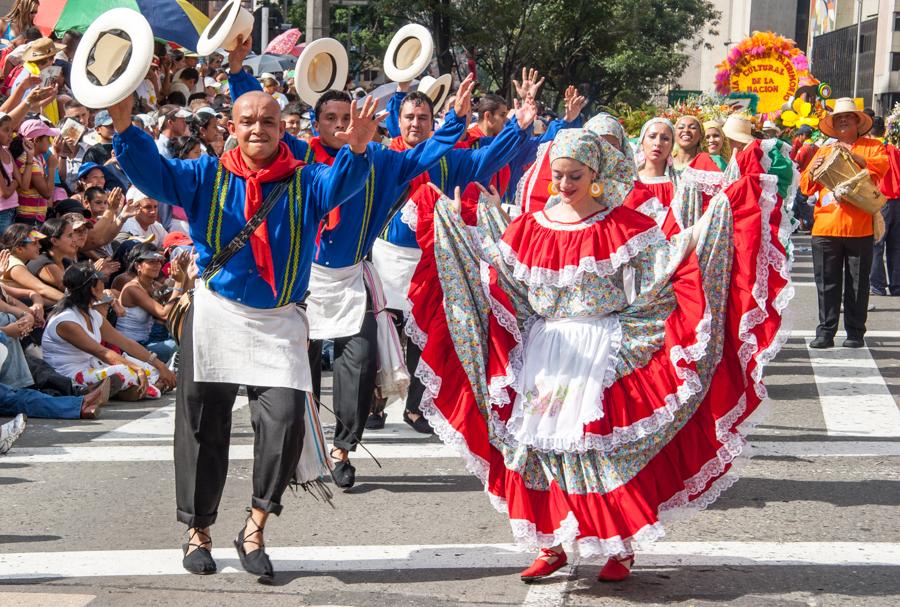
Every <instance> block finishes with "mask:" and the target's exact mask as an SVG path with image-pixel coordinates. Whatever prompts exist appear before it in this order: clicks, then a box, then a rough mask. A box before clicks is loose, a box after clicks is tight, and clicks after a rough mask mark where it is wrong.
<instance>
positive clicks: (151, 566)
mask: <svg viewBox="0 0 900 607" xmlns="http://www.w3.org/2000/svg"><path fill="white" fill-rule="evenodd" d="M266 552H268V553H269V555H270V556H271V558H272V561H273V564H274V565H275V569H276V570H277V571H291V572H329V571H339V572H342V573H346V572H349V571H395V570H411V569H435V570H441V569H481V570H484V569H487V570H498V569H515V570H518V569H521V568H522V567H524V566H526V565H528V563H530V562H531V559H532V558H534V556H533V554H531V553H523V552H521V551H520V550H519V549H517V548H516V547H515V546H514V545H512V544H441V545H403V546H295V547H271V546H267V547H266ZM310 555H315V558H309V557H310ZM181 556H182V555H181V551H180V550H169V549H165V550H98V551H77V552H23V553H15V554H0V580H6V581H8V580H16V579H20V580H21V579H33V578H57V579H58V578H80V577H98V576H103V577H116V576H148V575H149V576H158V575H181V574H186V573H187V572H186V571H185V570H184V569H183V568H182V567H181ZM213 557H214V558H215V559H216V561H217V562H218V564H219V569H220V571H221V572H222V573H234V572H236V571H239V569H238V568H239V562H238V559H237V557H236V555H235V553H234V550H233V549H231V548H215V549H213ZM756 565H785V566H817V565H818V566H830V567H833V566H841V565H854V566H879V567H885V566H886V567H897V566H900V543H890V542H790V543H784V542H658V543H655V544H650V545H648V546H647V548H646V549H645V550H640V551H639V552H638V556H637V560H636V568H638V569H640V568H647V567H690V566H707V567H716V566H720V567H726V566H742V567H743V566H756Z"/></svg>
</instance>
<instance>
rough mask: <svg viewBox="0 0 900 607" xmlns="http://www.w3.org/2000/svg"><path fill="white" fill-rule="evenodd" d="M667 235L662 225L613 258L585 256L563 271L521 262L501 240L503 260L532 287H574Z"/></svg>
mask: <svg viewBox="0 0 900 607" xmlns="http://www.w3.org/2000/svg"><path fill="white" fill-rule="evenodd" d="M665 239H666V236H665V234H663V233H662V231H661V230H660V229H659V226H654V227H653V228H651V229H649V230H647V231H646V232H641V233H640V234H638V235H636V236H634V237H633V238H632V239H631V240H629V241H628V242H626V243H625V244H623V245H622V246H620V247H619V248H618V249H616V250H615V251H614V252H613V253H612V255H610V257H609V259H596V258H594V257H582V258H581V259H580V260H579V262H578V265H569V266H565V267H563V268H562V269H560V270H551V269H549V268H541V267H529V266H527V265H525V264H523V263H522V262H520V261H519V259H518V257H517V254H516V251H513V249H512V247H510V246H509V245H508V244H507V243H506V242H504V241H503V240H501V241H499V242H498V243H497V246H498V248H499V249H500V254H501V255H502V256H503V261H504V262H506V264H507V265H508V266H509V267H510V268H512V273H513V276H514V277H515V278H516V280H520V281H522V282H524V283H525V284H527V285H528V286H529V287H532V288H537V287H557V288H560V289H561V288H566V287H571V286H574V285H576V284H578V283H579V282H581V280H582V278H583V277H584V275H585V274H594V275H595V276H609V275H610V274H613V273H614V272H616V270H618V269H619V268H620V267H621V266H623V265H625V264H626V263H628V262H629V261H631V259H633V258H634V257H636V256H637V255H639V254H640V253H641V252H643V251H644V250H645V249H646V248H647V247H650V246H653V245H655V244H657V243H659V242H663V241H665Z"/></svg>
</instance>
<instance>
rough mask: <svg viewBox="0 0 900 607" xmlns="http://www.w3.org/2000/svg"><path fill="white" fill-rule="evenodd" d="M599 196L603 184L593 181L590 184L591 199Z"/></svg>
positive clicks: (601, 192)
mask: <svg viewBox="0 0 900 607" xmlns="http://www.w3.org/2000/svg"><path fill="white" fill-rule="evenodd" d="M601 194H603V184H602V183H599V182H596V181H595V182H594V183H592V184H591V198H600V195H601Z"/></svg>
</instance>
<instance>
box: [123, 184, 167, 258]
mask: <svg viewBox="0 0 900 607" xmlns="http://www.w3.org/2000/svg"><path fill="white" fill-rule="evenodd" d="M125 200H127V201H129V202H130V201H132V200H133V201H135V202H138V203H140V211H139V212H138V214H137V215H135V216H134V217H131V218H130V219H128V220H127V221H126V222H125V223H124V224H123V225H122V230H121V233H123V234H130V235H131V236H137V237H139V238H146V237H147V236H151V235H152V236H153V243H154V244H156V245H157V246H162V242H163V240H165V239H166V235H167V234H168V232H167V231H166V229H165V228H164V227H163V225H162V224H161V223H160V222H159V221H158V220H159V214H158V212H159V203H158V202H157V201H156V200H154V199H152V198H150V197H149V196H147V195H146V194H144V193H143V192H141V191H140V190H139V189H137V188H136V187H134V186H131V187H130V188H128V193H127V194H126V195H125Z"/></svg>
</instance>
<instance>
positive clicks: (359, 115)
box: [334, 95, 386, 154]
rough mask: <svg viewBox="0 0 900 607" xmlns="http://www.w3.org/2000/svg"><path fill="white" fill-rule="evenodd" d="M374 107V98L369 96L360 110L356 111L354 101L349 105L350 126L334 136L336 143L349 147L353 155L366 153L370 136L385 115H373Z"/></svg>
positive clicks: (375, 103) (373, 133)
mask: <svg viewBox="0 0 900 607" xmlns="http://www.w3.org/2000/svg"><path fill="white" fill-rule="evenodd" d="M376 105H377V102H376V101H375V98H374V97H372V96H371V95H370V96H368V97H366V99H365V101H363V105H362V108H360V109H359V110H357V102H356V100H355V99H354V100H353V101H352V102H351V103H350V126H348V127H347V130H346V131H338V132H337V133H335V134H334V136H335V138H337V140H338V141H340V142H341V143H345V144H347V145H349V146H350V149H351V150H352V151H353V153H354V154H362V153H363V152H365V151H366V146H367V145H369V142H370V141H372V136H373V135H375V131H376V130H377V129H378V123H379V122H381V120H382V119H383V118H384V117H385V116H386V114H380V115H378V116H376V115H375V106H376Z"/></svg>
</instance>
